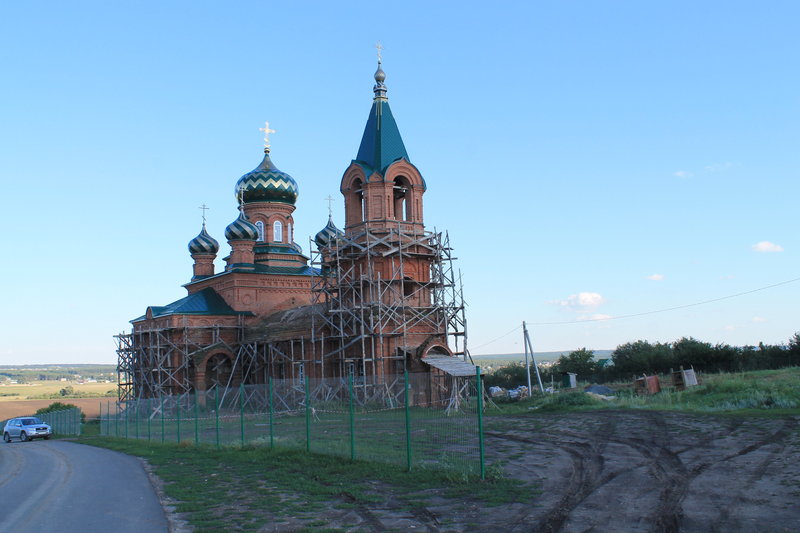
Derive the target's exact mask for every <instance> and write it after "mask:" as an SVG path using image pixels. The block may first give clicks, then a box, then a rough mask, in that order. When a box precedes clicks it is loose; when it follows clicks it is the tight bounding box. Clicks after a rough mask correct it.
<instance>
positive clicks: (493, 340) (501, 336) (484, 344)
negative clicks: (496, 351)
mask: <svg viewBox="0 0 800 533" xmlns="http://www.w3.org/2000/svg"><path fill="white" fill-rule="evenodd" d="M521 327H522V324H520V325H519V326H517V327H515V328H514V329H512V330H511V331H509V332H508V333H503V334H502V335H500V336H499V337H497V338H496V339H492V340H490V341H489V342H485V343H483V344H481V345H480V346H475V347H474V348H472V349H473V350H477V349H479V348H483V347H484V346H488V345H490V344H492V343H495V342H497V341H499V340H500V339H503V338H505V337H508V336H509V335H511V334H512V333H514V332H515V331H517V330H518V329H520V328H521Z"/></svg>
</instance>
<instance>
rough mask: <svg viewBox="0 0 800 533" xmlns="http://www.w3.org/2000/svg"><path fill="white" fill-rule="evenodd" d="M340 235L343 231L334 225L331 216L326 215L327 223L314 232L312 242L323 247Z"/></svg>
mask: <svg viewBox="0 0 800 533" xmlns="http://www.w3.org/2000/svg"><path fill="white" fill-rule="evenodd" d="M340 235H344V232H343V231H342V230H340V229H339V228H337V227H336V226H335V225H334V223H333V218H332V217H331V216H330V215H328V223H327V224H326V225H325V227H324V228H322V229H321V230H320V232H319V233H317V234H316V236H315V237H314V242H315V243H317V246H319V247H320V248H323V247H325V246H327V245H328V244H329V243H330V242H331V241H332V240H334V239H336V237H338V236H340Z"/></svg>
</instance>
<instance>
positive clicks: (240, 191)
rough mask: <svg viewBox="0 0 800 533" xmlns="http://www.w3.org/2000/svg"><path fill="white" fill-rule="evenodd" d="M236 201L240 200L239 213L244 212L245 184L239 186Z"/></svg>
mask: <svg viewBox="0 0 800 533" xmlns="http://www.w3.org/2000/svg"><path fill="white" fill-rule="evenodd" d="M236 199H237V200H239V211H242V207H243V205H244V183H243V184H241V185H239V189H238V190H237V191H236ZM242 212H244V211H242Z"/></svg>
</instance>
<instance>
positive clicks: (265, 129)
mask: <svg viewBox="0 0 800 533" xmlns="http://www.w3.org/2000/svg"><path fill="white" fill-rule="evenodd" d="M258 131H263V132H264V151H266V152H269V134H270V133H275V130H272V129H270V128H269V121H265V122H264V127H263V128H258Z"/></svg>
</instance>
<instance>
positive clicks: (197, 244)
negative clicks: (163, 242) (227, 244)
mask: <svg viewBox="0 0 800 533" xmlns="http://www.w3.org/2000/svg"><path fill="white" fill-rule="evenodd" d="M217 252H219V243H218V242H217V241H216V240H215V239H214V237H212V236H211V235H209V234H208V232H207V231H206V225H205V224H203V229H202V230H200V234H199V235H198V236H197V237H195V238H194V239H192V240H191V241H189V253H190V254H216V253H217Z"/></svg>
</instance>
